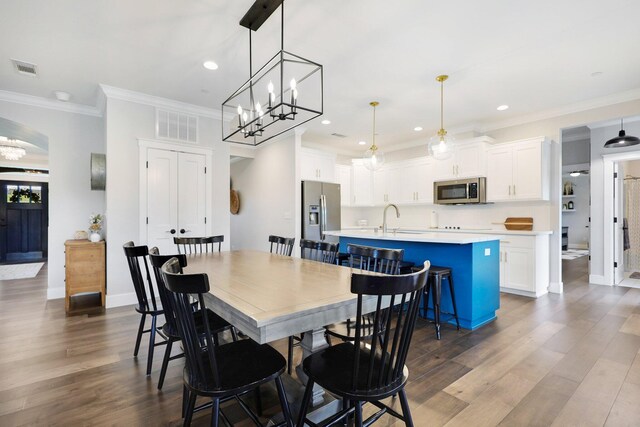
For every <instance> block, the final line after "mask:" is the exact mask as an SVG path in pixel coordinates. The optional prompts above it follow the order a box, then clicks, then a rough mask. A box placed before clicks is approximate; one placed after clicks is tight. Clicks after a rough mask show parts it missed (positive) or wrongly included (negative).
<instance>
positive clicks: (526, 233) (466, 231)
mask: <svg viewBox="0 0 640 427" xmlns="http://www.w3.org/2000/svg"><path fill="white" fill-rule="evenodd" d="M374 228H375V227H372V226H366V227H356V226H354V227H345V228H343V229H342V231H354V230H369V231H373V229H374ZM389 230H391V231H392V230H393V229H389ZM397 230H399V231H401V232H402V233H410V232H414V233H417V234H424V233H462V234H501V235H503V236H537V235H543V234H553V231H551V230H530V231H528V230H504V229H502V230H496V229H490V228H466V229H459V230H458V229H450V228H448V229H445V228H419V227H415V228H413V227H400V228H398V229H397ZM391 231H390V232H391Z"/></svg>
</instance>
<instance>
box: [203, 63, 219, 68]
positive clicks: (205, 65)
mask: <svg viewBox="0 0 640 427" xmlns="http://www.w3.org/2000/svg"><path fill="white" fill-rule="evenodd" d="M202 65H203V66H204V68H206V69H207V70H217V69H218V64H216V63H215V62H213V61H204V63H203V64H202Z"/></svg>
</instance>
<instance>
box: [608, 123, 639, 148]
mask: <svg viewBox="0 0 640 427" xmlns="http://www.w3.org/2000/svg"><path fill="white" fill-rule="evenodd" d="M637 144H640V138H638V137H637V136H627V134H626V133H625V131H624V122H623V120H622V119H620V132H619V133H618V136H617V137H615V138H611V139H610V140H608V141H607V142H606V143H605V144H604V148H619V147H631V146H632V145H637Z"/></svg>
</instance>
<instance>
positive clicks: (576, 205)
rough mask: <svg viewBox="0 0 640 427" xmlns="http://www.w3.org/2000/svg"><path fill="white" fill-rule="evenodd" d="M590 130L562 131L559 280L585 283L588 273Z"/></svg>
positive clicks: (584, 127) (586, 128) (587, 279)
mask: <svg viewBox="0 0 640 427" xmlns="http://www.w3.org/2000/svg"><path fill="white" fill-rule="evenodd" d="M590 157H591V131H590V129H589V128H588V127H586V126H580V127H576V128H571V129H564V130H563V131H562V180H561V183H562V188H561V194H562V204H561V210H562V224H561V232H562V238H561V241H562V243H561V249H562V281H563V283H571V282H574V281H578V282H582V283H588V281H589V273H590V259H591V257H590V246H591V245H590V219H591V196H590V194H591V178H590V176H591V175H590V169H591V165H590V162H591V159H590Z"/></svg>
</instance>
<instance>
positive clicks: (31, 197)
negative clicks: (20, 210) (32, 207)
mask: <svg viewBox="0 0 640 427" xmlns="http://www.w3.org/2000/svg"><path fill="white" fill-rule="evenodd" d="M6 188H7V203H42V187H41V186H40V185H20V186H18V185H7V187H6Z"/></svg>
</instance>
